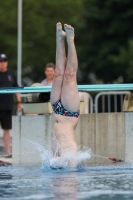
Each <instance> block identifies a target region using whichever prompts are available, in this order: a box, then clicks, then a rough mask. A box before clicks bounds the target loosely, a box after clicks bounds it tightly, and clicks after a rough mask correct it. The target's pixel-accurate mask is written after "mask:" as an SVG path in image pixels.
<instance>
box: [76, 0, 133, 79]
mask: <svg viewBox="0 0 133 200" xmlns="http://www.w3.org/2000/svg"><path fill="white" fill-rule="evenodd" d="M83 18H84V23H83V27H82V30H81V35H83V37H82V36H81V41H82V48H81V50H80V62H81V70H82V71H83V73H84V81H85V82H88V81H89V80H88V76H86V74H88V73H89V72H95V73H96V75H97V77H98V78H99V79H102V80H103V81H104V82H106V83H107V82H113V81H114V80H115V79H117V78H118V77H119V76H123V78H124V81H125V82H130V81H133V76H131V75H130V76H129V74H130V73H133V62H132V59H131V55H130V60H129V59H127V57H129V56H128V52H129V51H130V54H131V53H132V52H133V50H132V48H133V46H132V44H131V43H130V42H129V41H131V40H132V39H133V26H132V22H133V1H131V0H106V1H99V0H90V1H88V0H84V10H83ZM121 59H122V60H123V59H124V61H122V60H121ZM127 68H130V70H128V69H127ZM129 71H130V72H129Z"/></svg>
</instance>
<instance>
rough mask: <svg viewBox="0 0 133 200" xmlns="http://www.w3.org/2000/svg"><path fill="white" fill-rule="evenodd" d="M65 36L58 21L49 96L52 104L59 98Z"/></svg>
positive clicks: (63, 65)
mask: <svg viewBox="0 0 133 200" xmlns="http://www.w3.org/2000/svg"><path fill="white" fill-rule="evenodd" d="M65 37H66V33H65V32H64V31H63V30H62V25H61V23H60V22H59V23H57V25H56V67H55V76H54V80H53V84H52V90H51V97H50V101H51V103H52V104H54V103H55V102H56V101H58V100H60V99H61V91H62V83H63V77H64V72H65V67H66V55H65V45H64V39H65Z"/></svg>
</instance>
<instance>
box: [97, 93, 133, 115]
mask: <svg viewBox="0 0 133 200" xmlns="http://www.w3.org/2000/svg"><path fill="white" fill-rule="evenodd" d="M126 94H130V92H129V91H116V92H115V91H109V92H100V93H98V94H97V95H96V97H95V100H94V103H95V113H98V111H99V105H98V100H99V97H102V112H105V104H106V103H105V96H107V98H108V100H107V108H108V109H107V110H108V112H111V96H112V95H113V96H114V111H115V112H117V96H118V95H120V104H121V109H122V105H123V95H126Z"/></svg>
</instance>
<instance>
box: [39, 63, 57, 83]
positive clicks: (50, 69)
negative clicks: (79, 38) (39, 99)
mask: <svg viewBox="0 0 133 200" xmlns="http://www.w3.org/2000/svg"><path fill="white" fill-rule="evenodd" d="M54 73H55V65H54V64H53V63H48V64H47V65H46V66H45V71H44V74H45V76H46V78H45V79H44V80H43V81H42V82H41V83H42V84H43V85H45V86H48V85H52V83H53V79H54Z"/></svg>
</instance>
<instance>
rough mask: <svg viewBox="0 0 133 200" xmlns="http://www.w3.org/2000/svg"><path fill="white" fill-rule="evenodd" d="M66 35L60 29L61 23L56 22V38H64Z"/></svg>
mask: <svg viewBox="0 0 133 200" xmlns="http://www.w3.org/2000/svg"><path fill="white" fill-rule="evenodd" d="M65 37H66V33H65V31H63V30H62V24H61V23H60V22H58V23H57V24H56V38H57V39H64V38H65Z"/></svg>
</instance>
